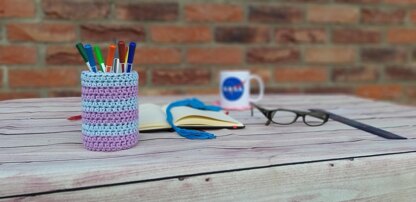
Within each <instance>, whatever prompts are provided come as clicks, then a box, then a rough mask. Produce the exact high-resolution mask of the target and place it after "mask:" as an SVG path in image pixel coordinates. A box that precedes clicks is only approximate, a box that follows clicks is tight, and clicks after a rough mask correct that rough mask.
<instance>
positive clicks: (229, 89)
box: [222, 77, 244, 101]
mask: <svg viewBox="0 0 416 202" xmlns="http://www.w3.org/2000/svg"><path fill="white" fill-rule="evenodd" d="M243 93H244V85H243V83H242V82H241V81H240V79H238V78H235V77H229V78H227V79H225V80H224V82H223V83H222V94H223V95H224V97H225V98H226V99H227V100H230V101H235V100H238V99H240V97H241V96H242V95H243Z"/></svg>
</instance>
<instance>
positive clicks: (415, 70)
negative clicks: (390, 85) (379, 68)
mask: <svg viewBox="0 0 416 202" xmlns="http://www.w3.org/2000/svg"><path fill="white" fill-rule="evenodd" d="M384 74H385V78H386V79H387V80H395V81H415V80H416V67H415V66H402V65H393V66H387V67H386V68H385V72H384Z"/></svg>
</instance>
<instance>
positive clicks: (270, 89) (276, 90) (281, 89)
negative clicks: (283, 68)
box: [264, 86, 302, 94]
mask: <svg viewBox="0 0 416 202" xmlns="http://www.w3.org/2000/svg"><path fill="white" fill-rule="evenodd" d="M301 92H302V90H301V89H300V88H299V87H275V86H266V89H264V93H266V94H276V93H277V94H282V93H284V94H289V93H291V94H299V93H301Z"/></svg>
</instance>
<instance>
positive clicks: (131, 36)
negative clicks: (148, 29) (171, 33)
mask: <svg viewBox="0 0 416 202" xmlns="http://www.w3.org/2000/svg"><path fill="white" fill-rule="evenodd" d="M103 33H105V34H103ZM145 37H146V36H145V31H144V28H143V27H142V26H137V25H118V24H86V25H81V39H82V40H84V41H95V42H98V41H105V42H109V41H113V40H114V39H119V40H121V39H122V40H124V41H136V42H137V41H142V40H144V38H145Z"/></svg>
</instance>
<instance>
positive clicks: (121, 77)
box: [81, 71, 139, 87]
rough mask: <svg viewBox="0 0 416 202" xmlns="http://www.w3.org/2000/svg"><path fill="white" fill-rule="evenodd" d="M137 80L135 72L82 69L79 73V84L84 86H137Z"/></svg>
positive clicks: (137, 76)
mask: <svg viewBox="0 0 416 202" xmlns="http://www.w3.org/2000/svg"><path fill="white" fill-rule="evenodd" d="M138 81H139V75H138V74H137V72H131V73H123V74H120V73H93V72H89V71H83V72H82V73H81V85H82V86H86V87H120V86H137V85H138Z"/></svg>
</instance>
